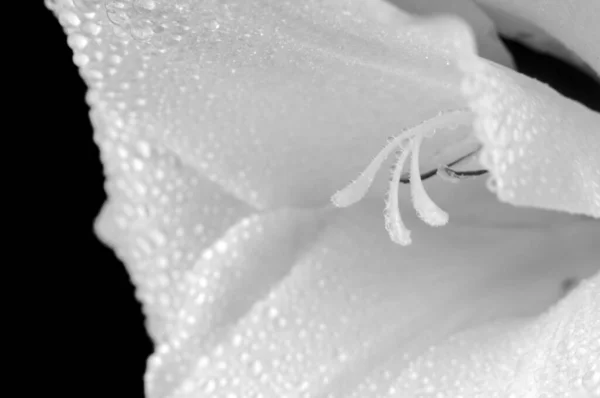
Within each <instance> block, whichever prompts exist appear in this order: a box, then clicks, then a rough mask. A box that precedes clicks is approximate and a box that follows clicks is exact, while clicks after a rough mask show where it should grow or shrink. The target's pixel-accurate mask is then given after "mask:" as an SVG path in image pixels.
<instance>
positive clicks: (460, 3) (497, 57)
mask: <svg viewBox="0 0 600 398" xmlns="http://www.w3.org/2000/svg"><path fill="white" fill-rule="evenodd" d="M388 1H389V2H390V3H392V4H394V5H396V6H398V7H399V8H400V9H402V10H404V11H407V12H409V13H411V14H415V15H422V16H431V15H444V14H445V15H456V16H459V17H460V18H461V19H463V20H464V21H465V22H466V23H468V24H469V26H470V27H471V29H473V33H474V35H475V40H476V42H477V52H478V54H479V55H480V56H482V57H483V58H485V59H489V60H491V61H494V62H496V63H499V64H501V65H504V66H507V67H513V66H514V63H513V59H512V55H511V54H510V53H509V52H508V50H507V49H506V48H505V47H504V45H503V44H502V42H501V41H500V39H499V38H498V34H497V32H496V26H495V24H494V22H493V21H492V20H491V19H490V17H489V16H488V15H487V14H486V13H485V12H483V11H482V10H481V9H480V8H479V7H477V6H476V5H475V3H474V2H473V1H472V0H433V1H431V0H429V1H422V0H388Z"/></svg>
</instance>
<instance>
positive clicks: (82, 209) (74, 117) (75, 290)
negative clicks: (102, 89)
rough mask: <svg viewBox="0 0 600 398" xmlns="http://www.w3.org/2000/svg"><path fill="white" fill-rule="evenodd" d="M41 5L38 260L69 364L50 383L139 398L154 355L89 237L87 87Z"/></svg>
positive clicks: (117, 277) (117, 271) (133, 304)
mask: <svg viewBox="0 0 600 398" xmlns="http://www.w3.org/2000/svg"><path fill="white" fill-rule="evenodd" d="M39 3H40V4H38V5H36V6H37V7H41V10H40V14H43V15H40V16H41V18H39V21H36V29H39V31H40V32H43V35H44V38H43V44H42V46H41V47H44V48H41V49H40V50H39V52H40V53H41V54H42V55H44V56H43V57H41V58H40V59H39V62H43V74H42V73H40V74H39V83H35V86H36V95H35V101H36V104H35V107H36V108H40V109H39V113H36V114H32V117H34V118H39V119H38V120H39V121H43V125H44V127H43V129H42V130H38V131H36V132H35V134H34V135H32V139H34V137H35V136H44V137H48V138H49V140H51V141H52V145H51V146H47V147H45V148H44V150H45V152H46V156H48V158H49V159H48V160H46V161H45V163H44V166H43V168H42V170H40V174H41V175H42V176H45V179H46V180H47V181H48V184H49V186H51V188H49V189H51V190H52V192H53V193H54V195H55V197H56V204H53V206H52V208H50V206H45V207H47V208H46V212H48V213H50V215H49V216H48V218H49V221H47V224H46V223H45V224H42V225H44V226H45V227H47V228H45V229H46V230H47V231H46V232H47V233H46V234H45V236H44V239H45V240H46V241H47V243H46V244H48V245H49V246H51V247H52V251H51V252H49V253H44V254H45V255H46V256H47V260H46V261H47V262H48V261H49V262H50V264H48V263H45V264H42V266H44V267H46V268H52V271H51V272H52V274H53V275H52V279H53V280H54V279H56V280H57V282H56V284H52V288H53V293H52V296H51V297H50V300H49V302H52V304H50V303H47V304H46V306H47V307H48V308H52V312H51V313H52V314H53V315H54V314H56V315H57V316H56V318H57V321H56V322H55V324H54V325H51V327H52V329H53V330H55V331H56V332H57V333H58V334H59V335H60V343H59V344H58V346H57V348H56V350H57V352H58V353H59V355H60V360H61V361H60V362H61V363H65V364H66V366H63V365H59V366H56V365H52V364H51V365H50V366H55V367H56V368H57V369H54V371H56V372H60V377H56V378H55V379H53V382H54V383H55V385H56V391H60V392H62V391H67V396H79V395H84V396H85V395H89V394H90V393H91V394H92V395H94V396H105V397H112V396H116V397H131V398H135V397H143V395H144V390H143V388H144V383H143V375H144V373H145V369H146V360H147V357H148V356H149V355H150V354H151V352H152V351H153V347H152V343H151V341H150V339H149V337H148V335H147V333H146V330H145V326H144V316H143V314H142V311H141V306H140V303H139V302H138V301H137V300H136V298H135V296H134V287H133V284H132V283H131V281H130V278H129V275H128V274H127V271H126V269H125V267H124V266H123V264H122V263H121V262H120V261H119V260H118V259H117V258H116V257H115V255H114V254H113V251H112V250H111V249H110V248H108V247H106V246H104V245H103V244H102V243H100V241H99V240H98V239H97V238H96V236H95V233H94V231H93V225H94V220H95V218H96V217H97V215H98V214H99V212H100V209H101V207H102V205H103V203H104V201H105V200H106V194H105V192H104V175H103V168H102V164H101V162H100V154H99V150H98V147H97V146H96V144H95V143H94V141H93V138H92V137H93V130H92V126H91V123H90V120H89V116H88V115H89V107H88V106H87V104H86V102H85V93H86V90H87V88H86V86H85V84H84V82H83V80H82V79H81V78H80V76H79V73H78V70H77V68H76V67H75V65H74V64H73V61H72V57H73V53H72V51H71V49H70V48H69V47H68V46H67V40H66V36H65V34H64V32H63V30H62V27H61V26H60V24H59V23H58V21H57V20H56V19H55V18H54V16H53V15H52V13H51V12H49V11H48V10H47V9H45V8H44V5H43V2H39ZM36 51H37V50H36ZM38 55H40V54H38ZM40 161H41V160H40ZM50 184H51V185H50ZM55 262H56V264H57V265H53V263H55ZM51 264H52V265H51ZM55 301H56V303H54V302H55ZM43 315H45V314H43ZM59 318H60V320H58V319H59ZM45 366H48V365H45ZM71 392H72V393H73V394H71Z"/></svg>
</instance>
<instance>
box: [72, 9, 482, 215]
mask: <svg viewBox="0 0 600 398" xmlns="http://www.w3.org/2000/svg"><path fill="white" fill-rule="evenodd" d="M114 4H117V3H114ZM114 4H113V3H110V4H109V5H108V6H107V7H108V11H104V10H102V9H98V10H97V11H96V12H95V13H88V14H87V15H94V17H93V18H92V21H88V22H86V23H85V24H82V25H81V26H71V25H69V27H68V29H70V30H72V33H71V37H73V39H71V40H70V43H71V44H72V46H73V48H74V50H75V51H76V54H77V55H76V60H77V62H78V63H79V64H80V66H81V69H82V74H83V76H84V77H85V78H86V80H87V81H88V84H89V85H90V87H92V88H94V91H93V95H90V97H89V98H90V100H91V101H92V102H93V104H94V107H95V108H98V109H99V110H101V112H102V113H103V115H102V117H103V118H104V119H106V120H107V122H109V123H111V124H113V126H111V128H114V129H115V131H118V134H125V132H123V131H122V130H123V127H119V126H117V125H116V124H115V123H114V121H116V120H119V119H121V123H122V124H123V125H124V123H125V122H124V120H125V119H126V118H131V119H132V120H131V121H130V125H131V126H133V128H136V129H138V130H139V132H140V135H142V136H144V138H146V139H148V140H152V141H155V142H160V143H161V145H164V146H165V148H166V149H168V150H170V151H172V152H173V153H175V154H177V155H179V156H180V157H181V158H182V160H183V161H184V162H185V163H186V164H189V165H190V166H191V167H193V168H195V169H196V170H198V171H199V172H200V173H201V174H202V175H205V176H206V177H207V178H208V179H209V180H210V181H213V182H215V183H217V184H218V185H220V186H222V187H223V189H224V190H225V191H227V192H230V193H231V194H232V195H233V196H235V197H237V198H239V199H241V200H242V201H244V202H247V203H249V204H251V205H252V206H253V207H256V208H274V207H277V206H281V205H289V204H292V205H299V206H310V205H315V204H324V203H327V202H328V200H329V196H330V194H331V193H332V192H335V190H336V189H339V188H340V186H341V185H343V184H344V182H346V181H350V180H351V179H352V178H353V177H354V176H355V175H356V174H357V173H358V172H359V171H360V170H361V169H362V168H363V167H364V165H365V164H367V163H368V161H369V160H370V158H371V157H372V156H373V154H374V153H376V152H377V150H378V149H380V148H381V147H383V146H384V145H385V142H386V139H387V138H388V137H389V136H393V135H395V134H396V133H397V132H398V131H400V130H401V129H402V128H406V127H410V126H412V125H415V124H418V123H420V122H422V121H423V120H426V119H428V118H430V117H432V116H434V115H436V114H437V113H438V112H439V111H442V110H447V109H455V108H461V107H464V105H465V101H464V100H463V96H462V94H461V93H460V84H459V83H460V76H461V72H460V71H459V70H458V69H457V67H456V65H454V56H453V53H454V51H455V48H456V47H457V46H458V47H465V46H466V47H468V48H469V50H472V49H473V47H474V43H473V40H472V38H471V31H470V29H469V28H468V27H467V26H466V25H465V24H464V23H462V22H460V21H458V20H454V19H451V18H445V19H442V18H438V19H436V20H434V21H429V22H423V21H421V20H420V19H417V18H413V17H410V16H409V15H408V14H406V13H404V12H402V11H400V10H399V9H397V8H395V7H393V6H391V5H389V4H387V3H386V2H383V1H364V0H352V1H327V2H323V1H310V2H302V3H295V2H287V3H285V6H283V5H282V3H281V2H279V1H267V0H253V1H247V0H244V1H225V2H221V1H219V2H216V1H194V2H180V3H172V2H167V1H161V2H158V1H155V2H152V4H153V6H152V7H150V8H148V7H144V6H143V4H145V3H141V5H140V4H138V3H135V4H132V3H131V2H125V1H123V2H119V4H121V5H122V6H120V7H116V5H114ZM109 6H110V7H109ZM61 12H63V13H64V15H66V14H69V13H73V11H72V10H71V9H69V8H66V9H65V10H63V11H61ZM106 13H108V14H106ZM81 18H82V19H87V17H85V16H84V15H83V14H82V15H81ZM62 19H63V20H64V21H68V20H69V19H68V18H66V17H63V18H62ZM65 23H67V24H68V22H65ZM88 31H89V32H91V33H89V32H88ZM76 38H80V39H81V40H76ZM84 43H85V44H84ZM98 54H100V56H99V55H98ZM409 109H410V111H408V110H409ZM113 114H114V115H113ZM470 133H471V129H470V128H463V129H458V130H456V131H451V132H444V134H437V137H436V139H435V140H436V141H437V142H438V143H437V144H435V145H430V146H429V147H427V146H426V147H425V148H424V150H425V151H426V152H425V153H424V154H423V156H422V157H423V159H424V160H423V163H424V164H423V167H424V168H427V169H435V168H436V167H437V165H438V164H437V162H438V161H444V159H443V158H442V159H441V160H438V161H436V162H435V163H434V162H432V161H431V159H432V154H433V153H434V152H436V151H437V150H439V149H440V148H444V147H446V146H447V145H449V144H456V143H457V142H460V141H461V140H464V139H466V138H468V137H469V136H470ZM365 137H369V138H368V139H367V140H365ZM470 144H473V143H472V142H471V143H470ZM460 152H461V151H460V150H457V151H454V153H460ZM462 154H464V152H463V153H460V155H462ZM450 160H454V159H452V158H447V159H446V161H450ZM427 162H431V163H430V164H426V163H427ZM376 186H378V189H379V191H380V192H383V191H385V177H383V178H380V179H378V182H377V183H376Z"/></svg>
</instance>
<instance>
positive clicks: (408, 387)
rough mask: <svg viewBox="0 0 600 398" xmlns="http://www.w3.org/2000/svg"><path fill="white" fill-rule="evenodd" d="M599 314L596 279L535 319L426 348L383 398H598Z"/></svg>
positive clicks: (598, 279) (487, 328) (599, 287)
mask: <svg viewBox="0 0 600 398" xmlns="http://www.w3.org/2000/svg"><path fill="white" fill-rule="evenodd" d="M599 308H600V274H597V275H596V276H595V277H593V278H591V279H590V280H589V281H584V282H583V283H581V284H580V286H579V287H578V288H576V290H575V291H573V292H572V293H571V294H570V295H569V296H568V297H567V298H566V299H564V300H562V301H561V302H560V304H558V305H557V306H556V307H555V308H553V309H551V310H550V311H549V312H548V313H546V314H544V315H543V316H540V317H539V318H536V319H518V320H514V321H507V322H502V323H497V324H494V325H487V326H485V327H481V328H478V329H474V330H470V331H468V332H463V333H460V334H458V335H456V336H453V337H452V338H451V339H449V340H448V341H447V342H446V343H444V344H442V345H439V346H434V347H431V348H430V349H429V351H428V352H427V353H426V354H425V355H423V356H421V357H419V358H418V359H416V360H414V361H413V362H412V363H411V365H410V367H409V368H408V369H406V370H405V371H404V372H403V373H402V375H401V376H400V377H399V378H398V379H396V380H394V382H393V384H392V385H391V386H390V388H389V390H388V393H387V395H385V396H386V397H406V398H410V397H436V396H439V395H437V394H439V392H443V393H444V395H450V396H466V397H474V398H475V397H493V396H506V397H508V396H516V397H530V396H531V397H546V396H547V397H582V398H584V397H597V396H600V311H599V310H598V309H599ZM363 396H364V395H363ZM379 396H382V397H383V396H384V395H379Z"/></svg>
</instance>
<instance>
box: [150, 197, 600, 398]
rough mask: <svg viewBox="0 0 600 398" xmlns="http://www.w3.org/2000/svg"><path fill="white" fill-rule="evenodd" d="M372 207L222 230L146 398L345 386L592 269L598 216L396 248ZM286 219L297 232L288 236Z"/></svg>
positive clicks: (341, 391) (516, 309)
mask: <svg viewBox="0 0 600 398" xmlns="http://www.w3.org/2000/svg"><path fill="white" fill-rule="evenodd" d="M378 207H379V204H378V203H377V201H376V200H367V201H364V202H361V204H359V205H357V206H355V207H352V208H350V209H345V210H333V211H332V210H327V211H325V212H323V213H321V214H320V215H316V216H318V218H316V219H315V220H317V219H319V220H320V222H319V223H318V225H317V224H313V222H310V223H309V224H306V220H308V219H309V218H307V216H306V215H304V216H303V217H302V218H298V216H300V215H301V214H298V213H296V216H294V217H292V218H291V219H290V218H289V215H288V216H285V215H284V214H279V215H272V216H260V217H256V218H254V219H253V220H252V222H249V223H246V224H245V225H242V224H241V225H239V226H236V227H235V228H233V229H232V230H230V231H229V233H228V234H227V235H226V237H225V238H224V239H225V241H227V242H232V241H236V237H237V242H238V243H237V244H235V245H231V244H229V243H228V246H227V247H230V249H228V250H226V251H223V252H221V253H218V252H216V251H215V253H214V257H211V261H210V262H208V261H207V262H203V263H199V264H198V265H197V268H196V269H195V273H197V277H196V278H192V279H191V280H192V286H195V289H190V290H189V292H190V296H189V297H188V300H187V305H185V306H184V307H183V308H184V310H183V311H182V312H181V318H180V319H181V320H182V321H181V324H180V329H179V334H178V335H177V338H176V339H175V340H172V341H170V342H169V343H168V344H165V345H163V346H162V347H160V348H159V349H158V350H157V353H156V354H155V356H154V359H152V360H151V361H150V363H151V366H150V373H149V379H148V385H149V386H150V387H149V396H168V395H169V392H171V393H173V394H174V396H177V397H205V396H206V397H209V396H210V397H220V396H223V397H226V396H227V394H238V395H242V394H243V393H246V394H250V395H251V394H256V395H257V396H258V395H259V394H263V396H293V395H300V396H302V394H305V395H304V396H327V394H332V395H331V396H340V397H342V396H347V394H349V393H350V392H351V391H352V390H353V389H355V388H359V386H358V384H359V383H360V380H361V379H362V378H363V377H364V375H365V374H369V373H370V371H371V370H372V369H381V368H386V369H387V370H388V374H390V375H393V374H399V373H401V372H402V370H403V369H404V368H405V367H406V366H408V359H409V358H410V357H407V355H408V354H409V353H411V352H412V353H413V354H414V355H419V354H420V353H421V352H422V351H423V350H424V349H425V348H426V347H427V346H429V345H430V344H432V343H435V342H439V341H441V340H443V339H444V337H446V336H448V335H450V334H453V333H455V332H457V331H460V330H462V329H464V328H466V327H468V326H477V325H480V324H483V323H486V322H488V321H491V320H495V319H502V318H505V317H512V316H532V315H536V314H538V313H540V312H541V311H543V310H544V309H545V308H547V307H548V306H549V305H551V304H552V303H553V302H555V301H556V300H557V299H558V298H559V297H560V295H561V294H562V293H561V283H562V281H563V280H564V279H566V278H570V277H572V276H576V277H580V278H585V277H589V276H590V275H592V274H593V273H595V272H597V271H598V265H597V264H595V262H594V261H593V259H594V258H595V257H596V256H598V250H597V248H596V242H597V239H596V238H597V236H598V234H599V233H600V229H599V228H600V226H599V225H598V224H597V223H590V222H585V221H581V222H578V223H575V224H573V225H572V227H571V228H567V229H555V230H547V229H531V228H529V229H527V228H509V229H496V228H483V227H482V228H464V227H458V226H455V225H454V224H450V225H449V226H448V227H446V228H444V229H434V230H425V228H426V227H424V226H421V229H418V228H417V229H415V234H416V235H426V236H427V239H423V238H421V239H415V243H414V244H413V245H412V246H410V247H407V248H403V247H399V246H397V245H394V244H393V243H392V242H390V241H389V240H388V239H387V238H386V236H385V231H384V230H382V229H381V228H380V221H379V215H378V214H379V211H378V210H377V209H378ZM304 212H306V211H304ZM284 216H285V217H286V218H287V219H288V220H293V219H294V218H296V221H295V222H294V223H293V224H289V221H286V222H284V223H281V217H284ZM273 217H276V218H273ZM414 217H416V216H414ZM269 218H271V219H272V220H273V221H275V220H276V219H277V218H279V221H280V222H277V223H275V224H273V221H269ZM302 220H304V221H302ZM411 221H413V220H411ZM285 224H287V225H288V227H286V228H287V229H288V230H291V231H296V232H292V233H291V235H289V234H284V235H282V234H281V231H280V230H278V228H280V225H285ZM294 225H295V226H294ZM257 228H259V230H260V232H259V233H255V232H254V231H256V230H257ZM307 228H308V230H307ZM244 231H248V234H247V236H248V238H242V236H243V235H244ZM301 231H312V232H308V233H305V232H301ZM294 235H296V236H298V235H301V236H304V238H303V239H298V238H294V239H293V241H294V240H295V241H299V242H302V243H300V244H299V246H301V247H303V249H302V250H301V251H300V252H298V253H297V254H293V253H294V252H292V251H290V250H289V249H288V247H289V243H285V241H286V240H288V239H291V238H292V237H293V236H294ZM272 236H281V238H279V239H273V238H272ZM288 242H289V240H288ZM356 242H361V244H360V245H357V243H356ZM263 245H265V246H266V247H268V248H269V249H266V250H267V251H268V252H269V254H268V255H265V254H263V253H262V250H263V249H259V250H257V247H258V248H260V247H263ZM532 247H538V248H540V250H531V248H532ZM542 248H543V249H542ZM234 253H235V254H234ZM286 253H287V254H286ZM499 253H502V255H498V254H499ZM282 256H283V257H282ZM565 263H568V264H569V266H568V267H565ZM212 274H215V275H218V276H215V277H212V276H210V275H212ZM216 278H218V279H216ZM273 278H274V279H273ZM202 279H205V280H208V283H207V282H204V283H199V282H198V281H199V280H202ZM241 286H243V287H241ZM257 290H260V291H261V293H260V294H257V292H256V291H257ZM224 291H227V294H223V292H224ZM209 297H212V299H209ZM198 298H200V300H198ZM232 308H233V309H236V308H237V309H238V310H232ZM221 314H223V315H221ZM211 325H212V326H211ZM223 383H224V384H223ZM384 385H385V384H381V386H382V387H383V386H384ZM359 396H365V395H360V394H359Z"/></svg>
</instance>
